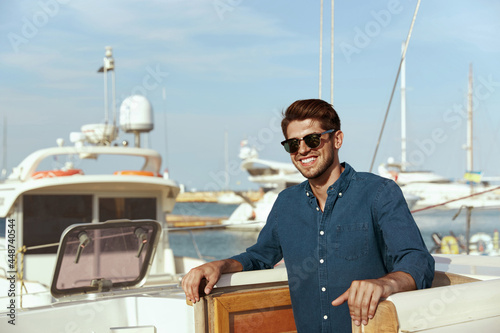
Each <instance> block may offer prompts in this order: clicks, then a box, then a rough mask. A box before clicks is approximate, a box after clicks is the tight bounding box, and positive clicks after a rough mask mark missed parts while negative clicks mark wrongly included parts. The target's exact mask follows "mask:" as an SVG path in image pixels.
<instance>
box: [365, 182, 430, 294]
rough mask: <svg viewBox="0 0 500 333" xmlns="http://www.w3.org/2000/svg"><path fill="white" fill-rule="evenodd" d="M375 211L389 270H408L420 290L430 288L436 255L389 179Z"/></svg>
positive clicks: (393, 183) (383, 186)
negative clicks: (431, 250) (433, 254)
mask: <svg viewBox="0 0 500 333" xmlns="http://www.w3.org/2000/svg"><path fill="white" fill-rule="evenodd" d="M373 212H374V216H375V219H376V222H377V225H378V228H379V231H380V237H381V238H382V241H383V243H384V244H385V258H384V260H385V265H386V267H387V269H388V271H389V272H395V271H401V272H405V273H408V274H410V275H411V276H412V277H413V279H414V280H415V284H416V285H417V288H418V289H423V288H429V287H430V286H431V285H432V280H433V279H434V258H433V257H432V255H431V254H430V253H429V251H428V250H427V248H426V246H425V243H424V241H423V239H422V235H421V233H420V230H419V229H418V226H417V224H416V223H415V220H414V219H413V216H412V215H411V212H410V210H409V209H408V205H407V204H406V201H405V199H404V196H403V193H402V192H401V189H400V188H399V186H398V185H397V184H396V183H395V182H393V181H387V182H384V183H383V184H382V185H381V186H380V188H379V191H378V193H377V196H376V200H375V202H374V209H373Z"/></svg>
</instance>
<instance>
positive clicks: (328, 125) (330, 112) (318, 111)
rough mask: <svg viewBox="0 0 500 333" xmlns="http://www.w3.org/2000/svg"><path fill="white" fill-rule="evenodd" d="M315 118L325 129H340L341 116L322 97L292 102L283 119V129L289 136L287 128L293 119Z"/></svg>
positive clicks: (284, 133)
mask: <svg viewBox="0 0 500 333" xmlns="http://www.w3.org/2000/svg"><path fill="white" fill-rule="evenodd" d="M305 119H314V120H316V121H318V122H319V123H320V125H321V127H322V128H323V129H324V130H325V131H328V130H331V129H335V130H337V131H338V130H340V118H339V115H338V114H337V111H335V109H334V108H333V106H332V105H331V104H329V103H327V102H325V101H323V100H321V99H304V100H298V101H295V102H293V103H292V105H290V106H289V107H288V108H287V109H286V110H285V112H283V120H282V121H281V130H282V131H283V135H284V136H285V138H287V135H286V130H287V128H288V125H289V124H290V122H291V121H293V120H305Z"/></svg>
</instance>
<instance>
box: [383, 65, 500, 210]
mask: <svg viewBox="0 0 500 333" xmlns="http://www.w3.org/2000/svg"><path fill="white" fill-rule="evenodd" d="M405 62H406V61H405V60H403V62H402V65H401V66H402V67H401V80H400V84H401V162H400V163H396V162H395V161H394V159H393V158H389V159H388V161H387V163H385V164H381V165H380V166H379V167H378V173H379V175H381V176H382V177H386V178H390V179H393V180H394V181H395V182H396V183H398V185H400V186H401V189H402V191H403V193H404V195H405V197H410V196H413V197H414V198H416V199H417V200H416V202H415V206H414V207H413V208H414V209H415V210H418V209H423V208H427V207H437V208H441V209H458V208H460V207H462V206H470V207H476V208H493V207H495V208H498V207H500V188H499V187H498V186H492V185H490V184H488V183H487V182H483V181H481V179H480V178H481V176H482V174H480V173H479V174H477V173H476V174H475V176H473V177H474V178H478V179H469V180H466V179H461V180H458V181H452V180H451V179H448V178H446V177H443V176H441V175H438V174H436V173H434V172H431V171H423V170H409V169H407V168H408V166H409V165H408V163H407V160H406V97H405V94H406V82H405ZM472 111H473V110H472V66H471V68H470V72H469V104H468V117H467V123H468V126H467V129H468V131H467V144H466V150H467V170H468V174H469V175H471V174H472V173H473V171H472V170H473V154H472V153H473V147H472V146H473V142H472ZM492 179H493V178H492Z"/></svg>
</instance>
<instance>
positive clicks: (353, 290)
mask: <svg viewBox="0 0 500 333" xmlns="http://www.w3.org/2000/svg"><path fill="white" fill-rule="evenodd" d="M414 289H416V284H415V281H414V280H413V278H412V276H411V275H410V274H408V273H404V272H393V273H389V274H387V275H386V276H384V277H382V278H380V279H373V280H361V281H353V282H352V283H351V287H350V288H349V289H347V291H346V292H344V293H343V294H342V295H340V296H339V297H337V298H336V299H335V300H333V302H332V305H333V306H338V305H341V304H342V303H344V302H345V301H347V304H348V305H349V312H350V314H351V318H352V320H353V321H354V324H355V325H357V326H359V325H360V324H361V323H363V325H366V324H368V320H369V319H372V318H373V316H374V315H375V311H376V310H377V305H378V302H379V301H380V299H381V298H386V297H389V296H390V295H392V294H395V293H397V292H401V291H408V290H414Z"/></svg>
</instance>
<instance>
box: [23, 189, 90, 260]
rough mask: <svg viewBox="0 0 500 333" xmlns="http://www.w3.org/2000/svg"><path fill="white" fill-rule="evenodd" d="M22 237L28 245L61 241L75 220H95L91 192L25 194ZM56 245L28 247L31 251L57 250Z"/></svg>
mask: <svg viewBox="0 0 500 333" xmlns="http://www.w3.org/2000/svg"><path fill="white" fill-rule="evenodd" d="M23 215H24V226H23V240H24V245H26V247H28V248H29V247H31V246H35V245H44V244H51V243H57V242H59V239H60V237H61V234H62V232H63V231H64V229H66V228H67V227H68V226H70V225H72V224H75V223H90V222H92V196H91V195H69V194H68V195H25V196H24V198H23ZM56 252H57V246H52V247H48V248H42V249H37V250H28V252H27V253H28V254H35V253H56Z"/></svg>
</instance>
